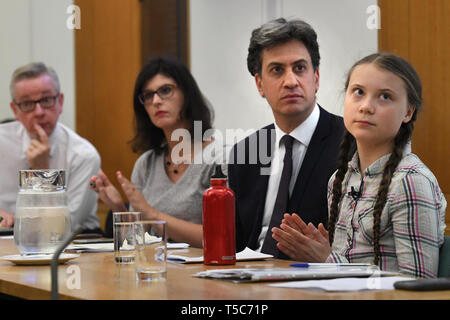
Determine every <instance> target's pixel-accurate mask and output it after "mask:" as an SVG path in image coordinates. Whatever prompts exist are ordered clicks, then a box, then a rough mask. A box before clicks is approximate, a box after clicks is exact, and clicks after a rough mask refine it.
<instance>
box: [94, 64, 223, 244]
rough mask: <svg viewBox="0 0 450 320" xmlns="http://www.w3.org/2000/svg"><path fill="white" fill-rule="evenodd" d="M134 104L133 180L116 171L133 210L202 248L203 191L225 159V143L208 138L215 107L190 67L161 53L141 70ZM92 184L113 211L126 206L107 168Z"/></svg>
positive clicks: (171, 234)
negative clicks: (203, 94) (108, 175)
mask: <svg viewBox="0 0 450 320" xmlns="http://www.w3.org/2000/svg"><path fill="white" fill-rule="evenodd" d="M133 104H134V118H135V136H134V138H133V139H132V140H131V146H132V149H133V151H134V152H143V153H142V155H141V156H140V157H139V158H138V160H137V161H136V163H135V165H134V168H133V172H132V175H131V182H130V181H128V179H127V178H125V177H124V176H123V175H122V174H121V172H120V171H118V172H117V179H118V181H119V183H120V185H121V187H122V189H123V191H124V194H125V195H126V196H127V198H128V201H129V203H130V206H131V209H132V210H134V211H140V212H142V213H143V219H151V220H165V221H167V225H168V237H169V238H170V239H171V240H173V241H175V242H187V243H189V244H190V245H192V246H194V247H202V238H203V229H202V195H203V192H204V191H205V189H206V188H208V187H209V185H210V182H209V179H210V177H211V175H212V174H213V171H214V163H222V162H223V161H222V160H223V159H225V158H224V156H225V155H224V153H223V151H222V146H221V145H219V144H218V142H217V141H214V140H213V139H211V138H205V137H204V135H205V133H206V135H207V133H208V132H206V131H207V130H209V129H211V128H212V126H211V122H212V115H211V110H210V109H209V107H208V104H207V102H206V101H205V98H204V97H203V96H202V93H201V92H200V89H199V88H198V86H197V83H196V81H195V80H194V78H193V77H192V75H191V73H190V72H189V70H188V69H187V68H186V67H185V66H184V65H183V64H182V63H180V62H178V61H176V60H171V59H168V58H161V57H158V58H154V59H152V60H151V61H150V62H149V63H148V64H147V65H146V66H144V67H143V69H142V70H141V72H140V74H139V75H138V77H137V80H136V84H135V90H134V97H133ZM194 128H195V129H196V130H194ZM197 128H201V130H199V129H197ZM194 131H195V135H194ZM200 133H201V136H199V135H200ZM90 185H91V189H93V190H94V191H96V192H98V194H99V197H100V199H102V201H103V202H104V203H105V204H107V205H108V206H109V208H110V209H111V210H112V211H127V208H126V205H125V201H124V200H123V199H122V198H121V196H120V193H119V192H118V190H117V189H116V188H115V187H114V186H113V185H112V184H111V182H110V180H109V179H108V177H107V176H106V175H105V174H104V173H103V172H99V174H98V176H94V177H92V179H91V183H90Z"/></svg>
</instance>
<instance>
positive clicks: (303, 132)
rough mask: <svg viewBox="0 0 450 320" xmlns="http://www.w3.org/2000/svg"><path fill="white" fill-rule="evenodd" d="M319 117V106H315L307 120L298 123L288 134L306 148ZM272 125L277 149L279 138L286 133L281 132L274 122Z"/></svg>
mask: <svg viewBox="0 0 450 320" xmlns="http://www.w3.org/2000/svg"><path fill="white" fill-rule="evenodd" d="M319 117H320V110H319V106H318V105H317V104H316V105H315V106H314V109H313V111H312V112H311V114H310V115H309V116H308V118H306V119H305V121H303V122H302V123H300V124H299V125H298V126H297V127H296V128H295V129H294V130H292V131H291V133H289V135H290V136H291V137H293V138H294V139H295V140H296V141H298V142H300V143H302V144H303V145H305V146H306V147H308V145H309V143H310V142H311V138H312V135H313V134H314V131H315V130H316V127H317V123H318V122H319ZM274 124H275V145H276V146H277V147H279V146H280V140H281V138H282V137H283V136H284V135H286V134H287V133H286V132H284V131H283V130H281V129H280V127H279V126H278V125H277V124H276V122H275V123H274Z"/></svg>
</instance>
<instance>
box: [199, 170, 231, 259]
mask: <svg viewBox="0 0 450 320" xmlns="http://www.w3.org/2000/svg"><path fill="white" fill-rule="evenodd" d="M234 201H235V200H234V192H233V190H231V189H229V188H228V187H227V177H226V176H225V175H224V174H223V172H222V169H221V167H220V165H216V168H215V173H214V175H213V176H212V177H211V187H210V188H209V189H207V190H205V192H204V193H203V263H204V264H235V263H236V226H235V211H234V210H235V203H234Z"/></svg>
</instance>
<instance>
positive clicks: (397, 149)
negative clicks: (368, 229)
mask: <svg viewBox="0 0 450 320" xmlns="http://www.w3.org/2000/svg"><path fill="white" fill-rule="evenodd" d="M413 127H414V125H413V122H411V121H410V122H409V123H407V124H403V125H402V126H401V127H400V130H399V132H398V134H397V136H396V137H395V140H394V150H393V151H392V153H391V156H390V157H389V159H388V161H387V162H386V165H385V167H384V170H383V177H382V179H381V182H380V186H379V188H378V194H377V200H376V202H375V206H374V210H373V250H374V254H375V257H374V260H373V263H374V264H375V265H378V263H379V261H380V257H381V251H380V220H381V212H382V211H383V208H384V205H385V204H386V199H387V194H388V191H389V185H390V184H391V181H392V176H393V175H394V172H395V169H396V168H397V166H398V164H399V162H400V161H401V160H402V156H403V149H404V147H405V145H406V143H407V142H408V140H409V138H410V137H411V134H412V131H413Z"/></svg>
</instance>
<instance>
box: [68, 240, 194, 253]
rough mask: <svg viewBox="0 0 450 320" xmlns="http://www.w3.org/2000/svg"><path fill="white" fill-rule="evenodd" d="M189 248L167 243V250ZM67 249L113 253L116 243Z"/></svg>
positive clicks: (82, 245) (92, 244) (74, 245)
mask: <svg viewBox="0 0 450 320" xmlns="http://www.w3.org/2000/svg"><path fill="white" fill-rule="evenodd" d="M185 248H189V244H187V243H183V242H180V243H167V249H185ZM66 249H68V250H76V251H78V252H113V251H114V243H89V244H70V245H69V246H68V247H67V248H66Z"/></svg>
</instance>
